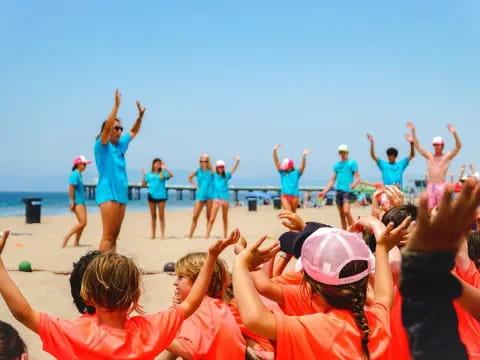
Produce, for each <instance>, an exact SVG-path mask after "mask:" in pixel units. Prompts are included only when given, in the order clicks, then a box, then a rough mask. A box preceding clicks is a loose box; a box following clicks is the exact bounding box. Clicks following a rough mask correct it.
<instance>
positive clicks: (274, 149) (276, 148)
mask: <svg viewBox="0 0 480 360" xmlns="http://www.w3.org/2000/svg"><path fill="white" fill-rule="evenodd" d="M280 147H281V145H280V144H278V145H275V147H274V148H273V162H274V163H275V166H276V167H277V170H280V165H281V164H280V160H278V154H277V151H278V149H280Z"/></svg>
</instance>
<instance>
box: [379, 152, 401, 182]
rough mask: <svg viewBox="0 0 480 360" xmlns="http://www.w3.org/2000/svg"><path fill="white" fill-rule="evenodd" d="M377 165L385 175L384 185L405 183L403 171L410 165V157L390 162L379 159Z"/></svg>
mask: <svg viewBox="0 0 480 360" xmlns="http://www.w3.org/2000/svg"><path fill="white" fill-rule="evenodd" d="M377 165H378V167H379V169H380V171H381V172H382V175H383V185H400V186H402V184H403V172H404V171H405V169H406V168H407V166H408V157H406V158H404V159H402V160H400V161H397V162H396V163H394V164H390V163H389V162H388V161H385V160H382V159H378V162H377Z"/></svg>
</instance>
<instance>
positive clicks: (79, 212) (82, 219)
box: [62, 205, 87, 247]
mask: <svg viewBox="0 0 480 360" xmlns="http://www.w3.org/2000/svg"><path fill="white" fill-rule="evenodd" d="M73 212H74V214H75V216H76V217H77V220H78V223H77V224H75V225H73V227H72V229H71V230H70V231H69V232H68V233H67V235H65V237H64V238H63V242H62V247H65V246H67V243H68V240H70V238H71V237H72V235H73V234H75V242H74V243H73V245H74V246H78V245H79V244H80V237H81V236H82V233H83V230H84V229H85V226H87V209H86V207H85V205H75V208H74V209H73Z"/></svg>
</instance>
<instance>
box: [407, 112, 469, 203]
mask: <svg viewBox="0 0 480 360" xmlns="http://www.w3.org/2000/svg"><path fill="white" fill-rule="evenodd" d="M407 127H408V128H409V129H410V131H411V132H412V138H413V143H414V145H415V148H416V149H417V150H418V152H419V153H420V154H422V156H423V157H425V158H426V159H427V178H428V184H427V193H428V208H429V209H430V210H431V209H433V208H435V207H437V206H438V205H439V204H440V198H441V196H442V194H443V190H444V188H445V184H446V183H447V181H446V176H447V171H448V168H449V166H450V163H451V161H452V159H453V158H454V157H455V156H456V155H457V154H458V152H459V151H460V149H461V148H462V142H461V141H460V138H459V137H458V133H457V130H456V129H455V126H453V125H451V124H449V125H448V126H447V129H448V131H450V132H451V133H452V135H453V137H454V138H455V148H454V149H453V150H452V151H450V152H448V153H444V152H443V150H444V148H445V142H444V140H443V138H442V137H440V136H436V137H434V138H433V141H432V145H433V149H434V152H433V153H431V152H430V151H428V150H426V149H424V148H423V147H422V146H421V145H420V143H419V141H418V138H417V134H416V132H415V125H414V124H412V123H411V122H409V123H407Z"/></svg>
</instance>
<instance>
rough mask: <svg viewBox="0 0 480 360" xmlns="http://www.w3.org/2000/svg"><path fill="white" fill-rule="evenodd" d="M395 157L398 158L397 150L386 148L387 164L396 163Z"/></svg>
mask: <svg viewBox="0 0 480 360" xmlns="http://www.w3.org/2000/svg"><path fill="white" fill-rule="evenodd" d="M397 156H398V150H397V149H395V148H394V147H391V148H388V149H387V158H388V162H389V163H390V164H394V163H395V161H397Z"/></svg>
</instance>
